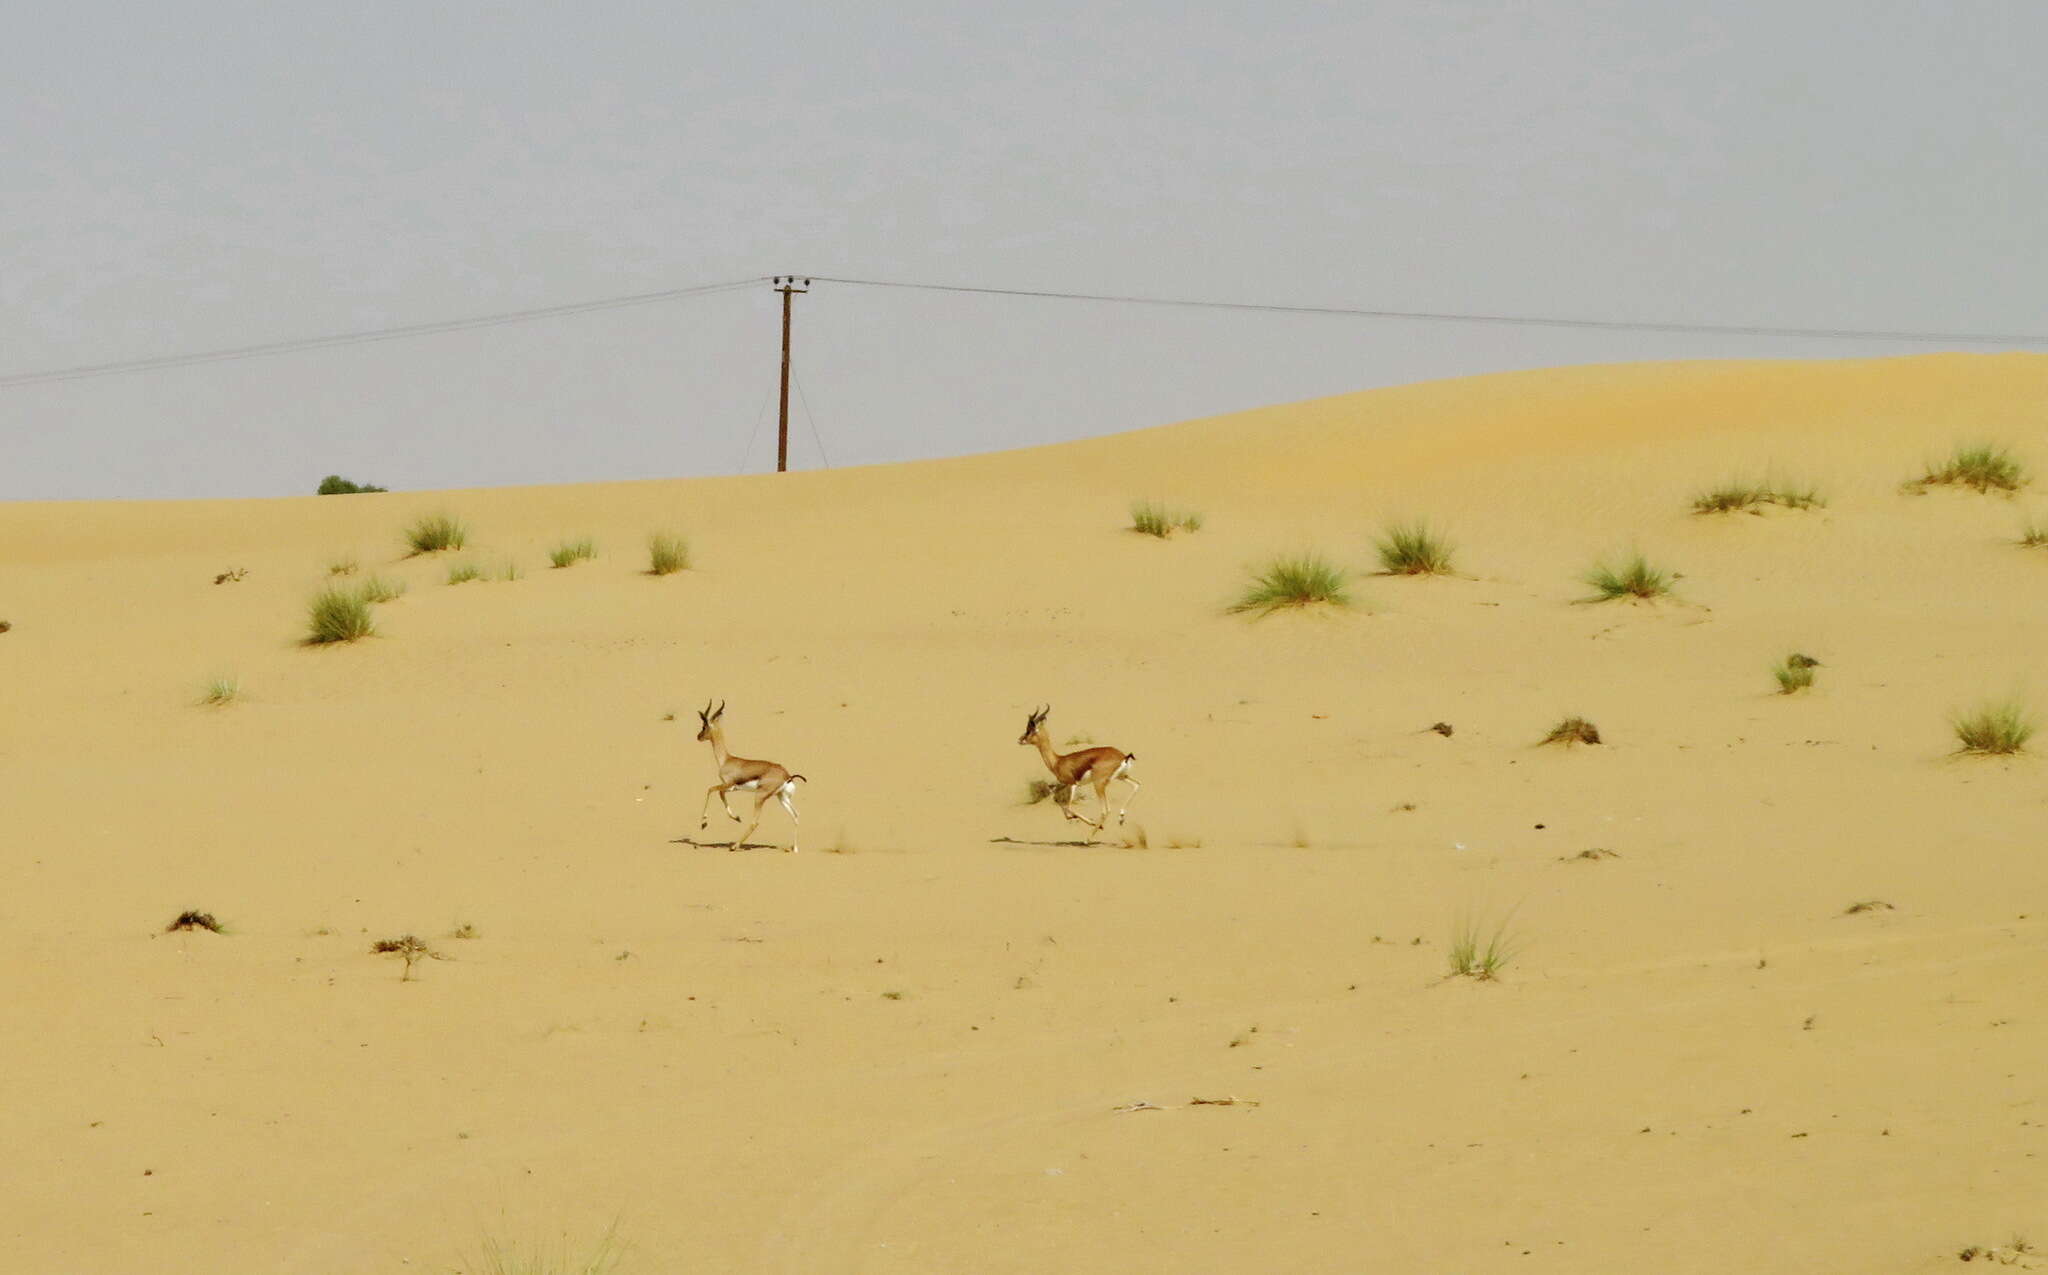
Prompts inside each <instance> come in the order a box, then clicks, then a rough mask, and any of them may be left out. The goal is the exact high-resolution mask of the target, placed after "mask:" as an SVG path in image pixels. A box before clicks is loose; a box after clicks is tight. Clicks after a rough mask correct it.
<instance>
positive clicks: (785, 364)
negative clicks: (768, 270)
mask: <svg viewBox="0 0 2048 1275" xmlns="http://www.w3.org/2000/svg"><path fill="white" fill-rule="evenodd" d="M775 290H776V291H777V292H780V293H781V294H782V416H781V421H780V424H779V425H778V426H777V429H776V432H775V472H776V473H778V474H780V473H786V472H788V470H789V307H790V302H789V299H790V297H791V296H793V295H794V294H796V293H799V292H809V291H810V290H811V281H810V280H809V279H805V280H804V281H803V282H802V283H801V284H798V282H797V279H796V276H794V275H786V274H785V275H777V276H775Z"/></svg>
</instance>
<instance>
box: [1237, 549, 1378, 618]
mask: <svg viewBox="0 0 2048 1275" xmlns="http://www.w3.org/2000/svg"><path fill="white" fill-rule="evenodd" d="M1318 605H1320V606H1339V607H1348V606H1350V605H1351V598H1350V596H1349V595H1348V594H1346V593H1345V592H1344V572H1343V571H1342V570H1341V569H1340V568H1338V567H1335V566H1332V565H1331V564H1330V563H1329V562H1328V561H1326V560H1325V559H1324V558H1323V557H1322V555H1321V554H1316V553H1304V554H1300V555H1298V556H1296V557H1292V558H1276V559H1274V560H1273V561H1272V562H1271V563H1268V564H1267V566H1266V569H1265V570H1264V571H1262V572H1260V573H1259V574H1258V575H1257V576H1255V577H1253V580H1252V583H1251V585H1250V586H1249V587H1248V588H1246V589H1245V591H1244V593H1243V595H1242V596H1240V597H1239V598H1238V600H1237V602H1236V603H1235V604H1233V605H1232V606H1231V608H1230V609H1231V610H1232V611H1257V612H1258V613H1260V614H1261V615H1268V614H1271V613H1272V612H1274V611H1279V610H1283V609H1285V608H1288V607H1306V606H1318Z"/></svg>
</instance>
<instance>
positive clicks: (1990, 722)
mask: <svg viewBox="0 0 2048 1275" xmlns="http://www.w3.org/2000/svg"><path fill="white" fill-rule="evenodd" d="M1949 725H1950V726H1951V727H1952V728H1953V729H1954V730H1955V733H1956V739H1957V740H1959V741H1960V742H1961V743H1962V749H1961V751H1963V752H1966V753H1975V754H1978V755H1980V756H1992V757H2010V756H2012V755H2013V754H2015V753H2018V752H2021V751H2023V750H2024V749H2025V748H2026V746H2027V741H2028V740H2029V739H2032V738H2033V736H2034V730H2035V727H2036V725H2037V723H2036V722H2035V720H2034V715H2033V714H2032V713H2030V712H2028V711H2027V709H2026V706H2025V705H2023V704H2021V703H2020V702H2019V701H2018V700H2016V699H2008V700H1998V701H1994V702H1991V703H1986V704H1980V705H1978V706H1977V707H1976V708H1973V709H1971V710H1970V711H1969V712H1966V713H1957V714H1955V715H1954V716H1953V717H1951V718H1949Z"/></svg>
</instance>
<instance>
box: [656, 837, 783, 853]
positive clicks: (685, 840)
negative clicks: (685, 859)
mask: <svg viewBox="0 0 2048 1275" xmlns="http://www.w3.org/2000/svg"><path fill="white" fill-rule="evenodd" d="M669 844H670V845H672V846H695V847H697V848H698V849H699V850H781V849H783V848H784V847H782V846H778V845H771V844H768V843H767V842H762V841H749V842H746V843H744V844H742V843H740V842H737V841H699V840H697V839H696V838H695V837H677V838H675V839H673V840H672V841H670V842H669Z"/></svg>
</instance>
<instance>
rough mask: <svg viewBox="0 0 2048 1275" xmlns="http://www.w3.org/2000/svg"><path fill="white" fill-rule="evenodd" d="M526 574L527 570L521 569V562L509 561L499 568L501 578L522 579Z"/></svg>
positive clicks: (508, 579) (507, 579) (506, 579)
mask: <svg viewBox="0 0 2048 1275" xmlns="http://www.w3.org/2000/svg"><path fill="white" fill-rule="evenodd" d="M525 574H526V572H525V571H523V570H521V569H520V566H519V564H518V563H516V562H507V563H506V564H505V565H504V566H503V567H500V568H499V569H498V578H499V579H500V580H505V581H512V580H517V579H520V578H521V577H522V576H524V575H525Z"/></svg>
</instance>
